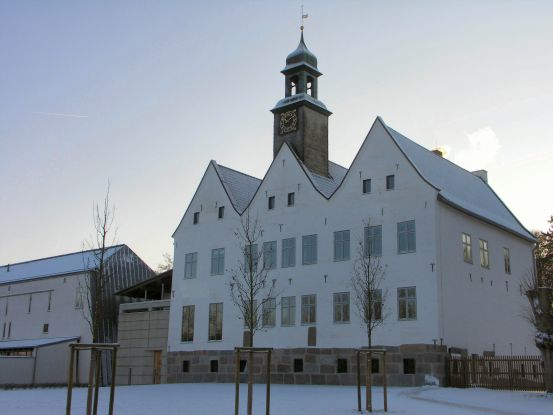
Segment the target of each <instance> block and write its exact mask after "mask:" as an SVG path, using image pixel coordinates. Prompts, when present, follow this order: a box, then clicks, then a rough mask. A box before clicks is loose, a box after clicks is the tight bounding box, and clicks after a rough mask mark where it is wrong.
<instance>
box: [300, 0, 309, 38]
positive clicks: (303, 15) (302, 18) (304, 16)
mask: <svg viewBox="0 0 553 415" xmlns="http://www.w3.org/2000/svg"><path fill="white" fill-rule="evenodd" d="M308 17H309V15H308V14H307V13H304V12H303V4H302V5H301V26H300V30H301V31H302V32H303V21H304V20H305V19H307V18H308Z"/></svg>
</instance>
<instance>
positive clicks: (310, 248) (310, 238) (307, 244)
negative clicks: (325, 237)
mask: <svg viewBox="0 0 553 415" xmlns="http://www.w3.org/2000/svg"><path fill="white" fill-rule="evenodd" d="M301 263H302V264H303V265H311V264H316V263H317V235H305V236H303V237H302V261H301Z"/></svg>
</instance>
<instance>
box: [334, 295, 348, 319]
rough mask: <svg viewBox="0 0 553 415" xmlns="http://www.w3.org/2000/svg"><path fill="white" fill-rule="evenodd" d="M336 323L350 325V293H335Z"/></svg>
mask: <svg viewBox="0 0 553 415" xmlns="http://www.w3.org/2000/svg"><path fill="white" fill-rule="evenodd" d="M334 322H335V323H349V293H334Z"/></svg>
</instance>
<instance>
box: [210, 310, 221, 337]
mask: <svg viewBox="0 0 553 415" xmlns="http://www.w3.org/2000/svg"><path fill="white" fill-rule="evenodd" d="M222 339H223V303H211V304H210V305H209V336H208V340H222Z"/></svg>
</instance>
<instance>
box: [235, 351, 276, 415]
mask: <svg viewBox="0 0 553 415" xmlns="http://www.w3.org/2000/svg"><path fill="white" fill-rule="evenodd" d="M241 352H248V354H249V356H250V364H249V365H248V377H249V379H248V415H250V414H251V413H252V401H253V396H252V395H253V391H252V388H251V387H250V386H251V383H252V382H253V355H254V353H267V381H266V385H267V390H266V393H265V415H269V414H270V411H271V354H272V352H273V348H272V347H235V348H234V353H235V355H236V361H235V362H236V369H235V372H234V373H235V376H234V381H235V395H234V415H238V413H239V403H240V353H241Z"/></svg>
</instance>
